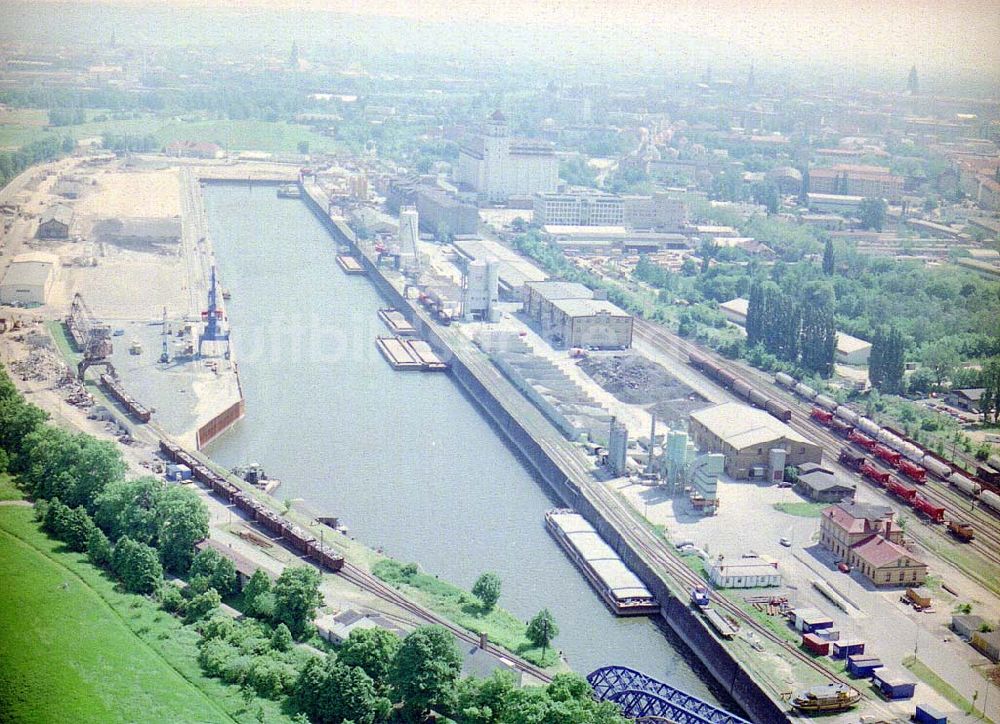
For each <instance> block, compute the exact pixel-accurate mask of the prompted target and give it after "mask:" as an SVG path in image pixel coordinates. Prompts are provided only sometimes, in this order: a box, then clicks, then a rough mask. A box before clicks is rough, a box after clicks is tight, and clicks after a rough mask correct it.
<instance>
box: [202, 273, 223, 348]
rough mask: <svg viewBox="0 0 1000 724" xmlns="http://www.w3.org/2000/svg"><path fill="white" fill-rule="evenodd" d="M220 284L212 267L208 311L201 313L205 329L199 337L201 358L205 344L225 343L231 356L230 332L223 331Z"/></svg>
mask: <svg viewBox="0 0 1000 724" xmlns="http://www.w3.org/2000/svg"><path fill="white" fill-rule="evenodd" d="M218 299H219V298H218V283H217V282H216V279H215V266H214V265H213V266H212V278H211V281H210V282H209V285H208V310H207V311H204V312H202V313H201V318H202V320H204V322H205V328H204V329H203V330H202V332H201V334H200V335H198V356H199V357H200V356H201V345H202V344H203V343H204V342H225V343H226V356H227V357H228V356H229V331H228V330H223V328H222V319H223V312H222V308H221V307H219V303H218Z"/></svg>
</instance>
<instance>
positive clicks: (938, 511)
mask: <svg viewBox="0 0 1000 724" xmlns="http://www.w3.org/2000/svg"><path fill="white" fill-rule="evenodd" d="M913 508H914V510H916V511H918V512H920V513H923V514H924V515H926V516H927V517H928V518H930V519H931V521H933V522H934V523H943V522H944V508H943V507H941V506H940V505H934V504H933V503H932V502H931V501H929V500H927V499H926V498H924V497H922V496H920V495H915V496H914V498H913Z"/></svg>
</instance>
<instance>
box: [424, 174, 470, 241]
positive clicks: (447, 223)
mask: <svg viewBox="0 0 1000 724" xmlns="http://www.w3.org/2000/svg"><path fill="white" fill-rule="evenodd" d="M416 206H417V212H418V213H419V214H420V223H421V226H422V227H423V229H424V231H427V232H428V233H431V234H435V235H438V236H444V235H450V236H454V235H456V234H475V233H476V231H477V230H478V228H479V209H477V208H476V207H475V206H473V205H472V204H466V203H463V202H461V201H459V200H458V199H456V198H454V197H453V196H449V195H448V194H447V193H445V192H444V191H442V190H441V189H437V188H433V187H430V186H421V187H420V188H419V189H417V198H416Z"/></svg>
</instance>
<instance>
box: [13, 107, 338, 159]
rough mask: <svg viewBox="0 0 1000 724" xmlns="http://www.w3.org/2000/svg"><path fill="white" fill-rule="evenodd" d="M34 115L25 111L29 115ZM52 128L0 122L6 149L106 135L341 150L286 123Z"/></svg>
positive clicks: (142, 122) (270, 149) (117, 123)
mask: <svg viewBox="0 0 1000 724" xmlns="http://www.w3.org/2000/svg"><path fill="white" fill-rule="evenodd" d="M29 112H30V111H25V113H29ZM94 115H97V114H94V113H90V114H89V116H90V119H91V120H89V121H88V122H87V123H83V124H80V125H75V126H59V127H55V128H51V127H48V126H45V125H39V124H38V123H37V122H36V121H37V119H34V118H33V117H32V119H30V120H29V119H27V118H23V119H22V118H20V117H19V116H17V115H10V116H7V117H4V118H2V119H0V148H17V147H20V146H23V145H25V144H27V143H30V142H32V141H36V140H39V139H41V138H44V137H45V136H46V135H53V134H54V135H56V136H58V137H59V138H63V137H64V136H67V135H68V136H72V137H73V138H76V139H80V138H92V137H95V136H100V135H101V134H102V133H104V132H109V133H116V134H123V133H128V134H130V135H136V136H145V135H153V136H155V137H156V139H157V141H159V142H160V143H161V144H164V145H166V144H167V143H170V142H171V141H208V142H211V143H218V144H219V145H220V146H222V147H223V148H227V149H229V150H230V151H244V150H253V151H264V152H267V153H297V152H298V144H299V142H300V141H305V142H307V143H308V144H309V150H310V151H312V152H324V151H334V150H336V149H337V148H339V147H340V145H341V144H339V143H338V142H337V141H336V140H335V139H332V138H329V137H327V136H323V135H321V134H319V133H316V132H315V131H313V130H312V129H311V128H310V127H309V126H303V125H298V124H294V123H286V122H284V121H278V122H271V121H253V120H249V121H231V120H190V121H183V120H178V119H176V118H160V117H157V116H153V115H148V116H145V117H142V118H137V119H128V120H113V119H110V118H109V119H108V120H105V121H93V120H92V119H93V117H94Z"/></svg>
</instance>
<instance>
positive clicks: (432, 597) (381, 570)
mask: <svg viewBox="0 0 1000 724" xmlns="http://www.w3.org/2000/svg"><path fill="white" fill-rule="evenodd" d="M402 568H403V564H402V563H399V562H397V561H393V560H389V559H385V560H382V561H379V562H378V563H376V564H375V565H374V566H373V567H372V573H374V574H375V575H376V576H378V577H379V578H381V579H382V580H383V581H385V582H387V583H391V584H392V585H393V586H395V587H396V588H398V589H399V590H401V591H402V592H403V593H405V594H406V595H408V596H410V597H411V598H413V599H414V600H417V601H419V602H421V603H423V604H424V605H426V606H427V607H428V608H430V609H432V610H434V611H436V612H437V613H439V614H441V615H442V616H444V617H445V618H447V619H449V620H450V621H454V622H455V623H456V624H458V625H459V626H462V627H463V628H465V629H468V630H469V631H472V632H473V633H480V632H482V631H485V632H486V633H487V634H488V635H489V637H490V641H492V642H493V643H495V644H497V645H498V646H502V647H503V648H505V649H507V650H508V651H513V652H514V653H516V654H518V655H519V656H521V657H522V658H524V659H527V660H528V661H530V662H532V663H534V664H537V665H539V666H556V665H557V664H558V663H559V657H558V655H557V654H556V652H555V651H554V650H553V649H552V648H549V649H548V651H546V653H545V657H544V659H543V658H542V650H541V649H540V648H536V647H534V646H532V644H531V642H530V641H528V639H527V637H526V636H525V629H526V628H527V625H526V624H525V623H524V622H523V621H519V620H518V619H517V617H516V616H514V614H512V613H510V612H508V611H505V610H503V609H502V608H494V609H493V610H492V611H491V612H490V613H488V614H485V615H484V614H483V612H482V611H481V608H480V605H479V600H478V599H477V598H476V597H475V596H473V595H472V594H471V593H468V592H466V591H463V590H462V589H461V588H458V587H457V586H453V585H452V584H450V583H446V582H445V581H442V580H440V579H438V578H435V577H434V576H431V575H428V574H426V573H416V574H414V575H409V576H408V575H406V574H405V573H404V572H403V571H402ZM564 623H566V624H569V623H570V622H564ZM556 624H557V625H558V624H559V621H556ZM553 646H554V647H555V648H556V649H558V648H559V641H558V639H556V641H555V642H554V644H553Z"/></svg>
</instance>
